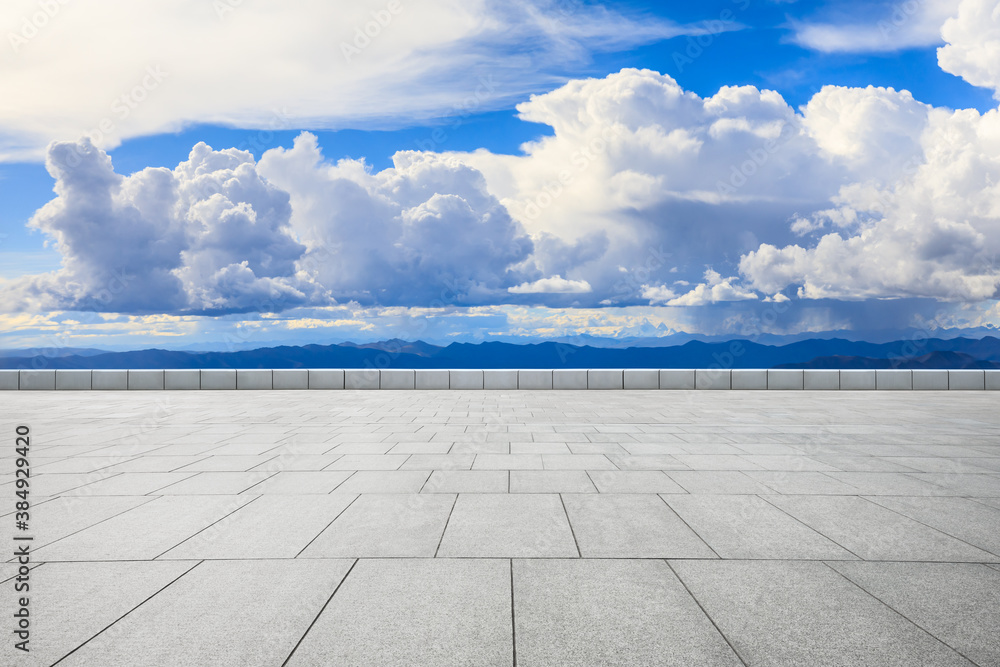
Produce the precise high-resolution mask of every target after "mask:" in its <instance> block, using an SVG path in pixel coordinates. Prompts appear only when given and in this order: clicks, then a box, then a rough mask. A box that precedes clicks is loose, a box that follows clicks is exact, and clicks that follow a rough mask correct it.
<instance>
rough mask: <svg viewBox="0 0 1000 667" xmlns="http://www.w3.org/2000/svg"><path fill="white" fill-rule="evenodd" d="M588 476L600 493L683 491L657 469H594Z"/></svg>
mask: <svg viewBox="0 0 1000 667" xmlns="http://www.w3.org/2000/svg"><path fill="white" fill-rule="evenodd" d="M590 478H591V479H592V480H593V482H594V486H596V487H597V490H598V491H600V492H601V493H685V491H684V489H683V488H681V487H680V486H678V485H677V483H676V482H675V481H674V480H672V479H670V478H669V477H667V475H666V474H665V473H663V472H662V471H659V470H622V471H614V470H595V471H593V472H591V473H590Z"/></svg>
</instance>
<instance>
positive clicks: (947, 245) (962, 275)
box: [740, 109, 1000, 302]
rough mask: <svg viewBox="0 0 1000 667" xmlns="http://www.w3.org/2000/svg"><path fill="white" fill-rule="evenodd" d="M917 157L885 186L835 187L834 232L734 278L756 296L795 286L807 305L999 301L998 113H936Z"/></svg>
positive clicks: (771, 252) (745, 264) (759, 257)
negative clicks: (923, 299) (892, 300)
mask: <svg viewBox="0 0 1000 667" xmlns="http://www.w3.org/2000/svg"><path fill="white" fill-rule="evenodd" d="M919 155H920V157H919V160H918V161H917V162H916V164H917V166H915V167H913V168H911V169H905V170H902V171H897V172H896V173H895V174H891V172H890V175H893V176H894V178H886V179H884V181H885V182H884V183H883V184H879V183H877V182H873V181H864V182H858V183H853V184H850V185H847V186H844V187H842V188H841V191H840V193H839V194H838V195H837V197H835V198H834V202H835V203H837V204H838V206H837V208H835V209H833V210H832V211H830V212H829V214H828V217H829V218H830V219H831V220H832V222H833V223H834V224H838V226H840V227H841V230H840V231H838V232H835V233H829V234H827V235H825V236H823V237H822V238H821V239H820V240H819V241H818V242H817V243H816V245H815V246H813V247H808V248H807V247H803V246H800V245H788V246H785V247H783V248H778V247H776V246H774V245H771V244H763V245H761V247H760V248H759V249H758V250H756V251H754V252H751V253H748V254H747V255H746V256H744V257H743V258H742V261H741V263H740V271H741V273H742V274H743V275H744V276H746V277H747V278H749V279H750V281H751V283H752V284H753V286H754V287H755V288H757V289H760V290H763V291H767V292H774V291H777V290H782V289H785V288H786V287H789V286H795V285H797V286H799V294H800V296H802V297H804V298H809V299H821V298H836V299H869V298H902V297H929V298H934V299H939V300H942V301H970V302H971V301H979V300H983V299H993V298H996V297H997V295H998V287H1000V266H997V265H996V261H995V258H996V257H997V255H998V253H1000V203H998V202H1000V112H998V111H997V110H993V111H990V112H989V113H986V114H984V115H980V114H979V113H978V112H976V111H975V110H964V111H956V112H949V111H947V110H943V109H937V110H934V111H933V112H932V113H931V114H930V115H929V118H928V122H927V124H926V126H925V128H924V130H923V132H922V134H921V145H920V153H919ZM823 213H824V212H820V214H819V215H818V217H820V218H822V217H823Z"/></svg>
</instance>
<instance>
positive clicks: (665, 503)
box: [653, 493, 731, 569]
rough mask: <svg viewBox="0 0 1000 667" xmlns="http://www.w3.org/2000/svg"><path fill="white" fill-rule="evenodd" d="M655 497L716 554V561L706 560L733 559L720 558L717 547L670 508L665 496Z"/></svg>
mask: <svg viewBox="0 0 1000 667" xmlns="http://www.w3.org/2000/svg"><path fill="white" fill-rule="evenodd" d="M653 495H655V496H656V497H657V498H659V499H660V502H661V503H663V504H664V505H666V506H667V509H668V510H670V511H671V512H673V514H674V516H675V517H677V519H678V520H679V521H680V522H681V523H683V524H684V525H685V526H687V529H688V530H690V531H691V532H692V533H694V534H695V536H696V537H697V538H698V539H699V540H701V543H702V544H704V545H705V546H706V547H708V550H709V551H711V552H712V553H713V554H715V558H714V559H706V560H717V561H722V560H731V559H727V558H723V557H722V556H720V555H719V552H718V551H716V550H715V547H713V546H712V545H711V544H709V543H708V540H706V539H705V538H704V537H702V536H701V533H699V532H698V531H697V530H695V529H694V528H693V527H692V526H691V524H689V523H688V522H687V521H686V520H685V519H684V517H682V516H681V513H680V512H678V511H677V510H675V509H674V508H673V507H671V506H670V503H668V502H667V499H666V498H664V497H663V496H664V494H662V493H655V494H653ZM674 495H692V494H690V493H688V494H674ZM664 560H666V559H664ZM671 569H672V568H671Z"/></svg>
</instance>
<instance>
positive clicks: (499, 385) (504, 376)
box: [483, 369, 517, 389]
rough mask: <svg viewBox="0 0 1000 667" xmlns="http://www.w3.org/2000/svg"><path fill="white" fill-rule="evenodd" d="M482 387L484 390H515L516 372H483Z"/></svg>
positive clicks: (489, 370) (494, 370)
mask: <svg viewBox="0 0 1000 667" xmlns="http://www.w3.org/2000/svg"><path fill="white" fill-rule="evenodd" d="M483 387H484V388H486V389H517V371H516V370H506V369H505V370H501V369H486V370H484V371H483Z"/></svg>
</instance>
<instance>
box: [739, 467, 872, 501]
mask: <svg viewBox="0 0 1000 667" xmlns="http://www.w3.org/2000/svg"><path fill="white" fill-rule="evenodd" d="M743 474H744V475H746V476H747V477H749V478H750V479H752V480H754V481H755V482H759V483H761V484H763V485H764V486H767V487H769V488H771V489H773V490H774V491H777V492H778V493H781V494H790V495H808V494H816V495H847V496H853V495H857V493H858V490H857V488H855V487H853V486H851V485H849V484H845V483H844V482H841V481H840V480H838V479H834V478H833V477H831V476H830V475H829V474H827V473H823V472H789V471H784V470H778V471H775V470H746V471H744V472H743Z"/></svg>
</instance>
